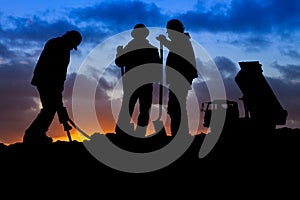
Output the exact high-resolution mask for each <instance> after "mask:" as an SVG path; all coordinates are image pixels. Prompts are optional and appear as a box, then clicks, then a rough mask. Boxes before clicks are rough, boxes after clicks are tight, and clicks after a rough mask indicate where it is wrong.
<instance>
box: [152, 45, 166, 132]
mask: <svg viewBox="0 0 300 200" xmlns="http://www.w3.org/2000/svg"><path fill="white" fill-rule="evenodd" d="M160 59H161V64H162V70H161V72H162V74H161V80H160V82H159V103H158V104H159V112H158V118H157V120H156V121H153V125H154V128H155V131H156V133H158V132H161V133H162V134H167V133H166V130H165V127H164V123H163V121H161V116H162V104H163V102H162V100H163V67H164V64H163V44H162V42H160Z"/></svg>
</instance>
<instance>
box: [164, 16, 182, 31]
mask: <svg viewBox="0 0 300 200" xmlns="http://www.w3.org/2000/svg"><path fill="white" fill-rule="evenodd" d="M167 29H171V30H174V31H178V32H180V33H183V32H184V26H183V23H182V22H181V21H180V20H178V19H171V20H169V21H168V23H167Z"/></svg>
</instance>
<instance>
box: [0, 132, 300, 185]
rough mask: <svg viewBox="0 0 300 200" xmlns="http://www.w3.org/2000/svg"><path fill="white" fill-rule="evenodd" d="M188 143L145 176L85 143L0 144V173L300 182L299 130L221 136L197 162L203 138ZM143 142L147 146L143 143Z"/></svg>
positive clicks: (127, 140)
mask: <svg viewBox="0 0 300 200" xmlns="http://www.w3.org/2000/svg"><path fill="white" fill-rule="evenodd" d="M241 134H243V133H241ZM97 137H109V140H111V141H112V142H114V143H115V144H116V145H117V144H121V143H122V141H123V140H121V138H117V136H116V135H114V136H112V135H109V136H108V135H107V136H106V135H102V136H97ZM191 137H195V138H194V140H193V142H192V144H191V146H190V147H189V148H188V149H187V151H186V152H185V153H184V154H183V155H182V156H181V157H180V158H179V159H177V160H176V161H174V162H173V163H171V164H170V165H168V166H166V167H164V168H162V169H159V170H156V171H153V172H148V173H141V174H136V173H127V172H121V171H118V170H116V169H113V168H110V167H109V166H107V165H105V164H103V163H101V162H100V161H99V160H97V159H96V158H95V157H94V156H93V155H92V154H91V153H90V152H89V151H88V150H87V149H86V147H85V145H84V143H83V142H77V141H74V142H63V141H57V142H54V143H52V144H49V145H41V146H38V145H35V146H32V145H25V144H23V143H15V144H12V145H8V146H6V145H4V144H0V163H1V166H0V167H1V172H5V173H6V174H14V175H17V176H44V175H49V176H53V174H56V175H57V176H60V175H62V176H66V175H67V176H77V177H81V178H84V179H86V180H88V179H89V178H93V179H96V178H99V179H101V180H106V179H109V178H111V177H114V178H116V177H118V178H120V177H130V178H133V179H134V178H137V179H143V180H146V179H150V178H151V179H156V178H158V177H165V178H168V179H169V178H170V177H176V178H178V177H182V178H187V177H193V179H201V178H202V179H210V178H212V177H214V178H216V177H218V178H220V177H223V178H230V179H238V180H240V179H243V180H248V179H255V178H259V177H260V175H259V174H264V176H270V177H271V176H274V175H275V176H276V177H278V178H280V177H281V178H283V177H286V175H289V176H291V175H293V177H299V172H300V170H299V169H300V168H299V167H300V166H299V165H300V164H298V163H299V161H298V159H299V154H300V145H299V144H300V143H299V142H300V131H299V129H289V128H282V129H277V130H276V131H275V132H274V133H272V135H268V136H264V137H263V136H260V135H258V133H257V134H253V135H251V136H250V137H249V136H247V137H246V136H245V138H246V139H244V140H243V141H242V142H241V141H239V140H234V139H233V138H231V137H229V136H228V133H227V135H226V134H223V135H221V137H220V139H219V141H218V142H217V144H216V145H215V146H214V148H213V149H212V151H211V152H210V153H209V154H208V155H207V156H206V157H204V158H201V159H200V158H199V157H198V153H199V149H200V148H201V145H202V142H203V140H204V139H205V137H206V136H205V135H204V134H200V135H197V136H191ZM122 139H124V138H122ZM157 139H161V140H165V141H163V142H164V143H165V144H168V142H170V141H169V140H170V138H164V139H163V138H161V137H158V138H157ZM137 141H140V140H137ZM137 141H136V140H131V139H128V138H127V139H124V141H123V142H125V143H126V145H124V144H123V147H125V146H127V147H128V146H130V145H134V144H137ZM89 142H92V141H89ZM143 142H144V145H145V146H147V145H146V142H145V141H143ZM152 142H155V140H153V141H152ZM150 144H151V143H150ZM145 146H144V147H143V148H146V149H147V148H148V147H145ZM158 146H161V144H159V145H158ZM135 148H137V146H136V147H135ZM143 148H141V150H142V151H145V150H146V149H143ZM135 150H136V151H137V150H138V149H135ZM148 150H149V149H148ZM154 162H159V161H154ZM274 170H275V174H274V173H273V172H274ZM51 174H52V175H51ZM250 174H251V175H250ZM52 178H53V177H52Z"/></svg>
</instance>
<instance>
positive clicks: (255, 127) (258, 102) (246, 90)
mask: <svg viewBox="0 0 300 200" xmlns="http://www.w3.org/2000/svg"><path fill="white" fill-rule="evenodd" d="M239 65H240V68H241V69H240V71H239V72H238V73H237V75H236V76H235V82H236V83H237V85H238V87H239V88H240V90H241V92H242V94H243V96H242V97H241V98H240V100H242V103H243V105H244V113H245V115H244V116H243V117H241V116H239V115H240V114H239V113H240V112H239V108H238V102H237V101H232V100H227V99H215V100H212V101H209V102H204V103H202V105H201V111H202V112H204V118H203V120H204V122H203V126H204V127H206V128H210V129H211V131H214V124H211V116H212V113H213V112H215V113H218V112H221V110H223V112H224V113H223V116H224V115H226V116H225V121H224V126H223V131H226V132H236V133H241V132H247V131H248V132H249V131H251V132H253V131H255V132H258V131H261V132H271V131H274V130H275V129H276V126H277V125H285V123H286V118H287V115H288V112H287V111H286V110H284V109H283V108H282V106H281V104H280V102H279V101H278V99H277V98H276V96H275V94H274V92H273V91H272V89H271V87H270V85H269V84H268V82H267V80H266V79H265V77H264V76H263V74H262V72H263V70H262V68H261V66H262V65H261V64H260V63H259V61H246V62H239Z"/></svg>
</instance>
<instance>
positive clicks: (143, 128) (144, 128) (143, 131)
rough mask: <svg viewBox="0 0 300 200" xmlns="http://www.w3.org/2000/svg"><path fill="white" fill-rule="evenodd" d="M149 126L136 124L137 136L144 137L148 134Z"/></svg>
mask: <svg viewBox="0 0 300 200" xmlns="http://www.w3.org/2000/svg"><path fill="white" fill-rule="evenodd" d="M146 131H147V126H136V129H135V136H136V137H142V138H144V137H145V136H146Z"/></svg>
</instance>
